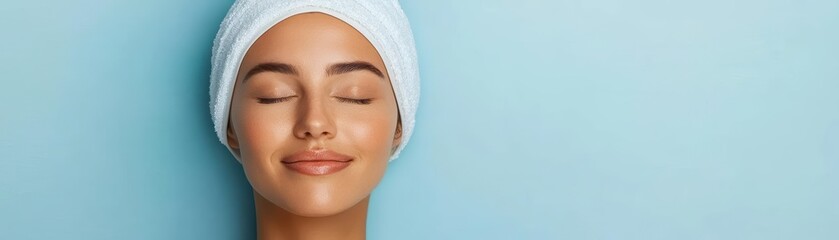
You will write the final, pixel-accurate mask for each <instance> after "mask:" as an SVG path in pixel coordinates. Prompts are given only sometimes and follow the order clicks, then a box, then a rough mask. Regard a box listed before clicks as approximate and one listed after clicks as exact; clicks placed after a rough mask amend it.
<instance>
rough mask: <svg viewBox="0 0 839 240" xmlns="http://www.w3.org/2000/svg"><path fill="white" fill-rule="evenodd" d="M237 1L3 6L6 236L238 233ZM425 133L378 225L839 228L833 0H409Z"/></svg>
mask: <svg viewBox="0 0 839 240" xmlns="http://www.w3.org/2000/svg"><path fill="white" fill-rule="evenodd" d="M231 3H232V1H231V0H226V1H187V0H146V1H121V2H119V3H116V2H111V1H92V0H74V1H7V2H4V3H3V4H2V7H0V29H3V33H2V37H0V74H2V79H0V81H2V82H0V239H244V238H253V237H254V214H253V203H252V200H253V199H252V196H251V189H250V186H249V184H248V183H247V181H246V179H245V177H244V175H243V173H242V170H241V168H240V165H239V164H238V163H236V161H235V160H234V159H233V158H232V157H231V156H230V154H229V153H228V152H227V151H226V149H225V148H224V146H222V145H221V144H220V143H218V141H217V139H216V137H215V135H214V134H213V129H212V125H211V122H210V115H209V110H208V105H207V104H208V101H209V100H208V85H209V83H208V77H209V63H210V62H209V58H210V48H211V46H212V39H213V37H214V36H215V33H216V31H217V30H218V25H219V23H220V22H221V19H222V18H223V17H224V14H225V13H226V12H227V9H228V7H229V6H230V5H231ZM402 4H403V7H404V8H405V11H406V13H407V15H408V17H409V18H410V20H411V24H412V26H413V29H414V34H415V36H416V40H417V47H418V50H419V54H420V66H421V76H422V81H423V82H422V94H423V96H422V101H421V103H420V109H419V113H418V116H417V117H418V119H417V124H418V125H417V127H416V132H415V135H414V136H413V138H412V139H411V143H410V144H409V145H408V146H407V148H406V149H405V151H404V152H403V154H402V156H401V158H399V159H398V160H396V161H394V162H393V163H392V165H391V166H390V168H389V169H388V172H387V174H386V177H385V179H384V180H383V181H382V183H381V185H379V187H378V188H377V189H376V191H375V192H374V196H373V198H372V203H371V209H370V216H369V223H368V237H369V238H370V239H839V227H837V226H839V44H838V43H839V2H837V1H807V0H796V1H793V0H786V1H771V0H769V1H757V0H741V1H722V0H710V1H678V2H677V1H663V0H638V1H619V0H577V1H573V0H564V1H536V0H530V1H512V0H510V1H478V0H469V1H467V0H457V1H443V0H438V1H430V0H423V1H418V0H417V1H404V0H403V1H402Z"/></svg>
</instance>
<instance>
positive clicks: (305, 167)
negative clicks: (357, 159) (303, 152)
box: [282, 160, 352, 176]
mask: <svg viewBox="0 0 839 240" xmlns="http://www.w3.org/2000/svg"><path fill="white" fill-rule="evenodd" d="M282 163H283V166H285V167H286V168H288V169H291V170H293V171H295V172H298V173H302V174H306V175H311V176H321V175H329V174H333V173H336V172H339V171H341V170H344V168H347V167H348V166H350V163H352V160H347V161H336V160H305V161H296V162H282Z"/></svg>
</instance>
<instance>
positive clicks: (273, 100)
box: [257, 96, 373, 105]
mask: <svg viewBox="0 0 839 240" xmlns="http://www.w3.org/2000/svg"><path fill="white" fill-rule="evenodd" d="M292 97H294V96H289V97H281V98H257V100H258V101H259V103H262V104H272V103H280V102H285V101H288V100H290V99H291V98H292ZM371 100H373V99H372V98H365V99H354V98H342V97H339V98H338V101H340V102H348V103H354V104H360V105H367V104H370V101H371Z"/></svg>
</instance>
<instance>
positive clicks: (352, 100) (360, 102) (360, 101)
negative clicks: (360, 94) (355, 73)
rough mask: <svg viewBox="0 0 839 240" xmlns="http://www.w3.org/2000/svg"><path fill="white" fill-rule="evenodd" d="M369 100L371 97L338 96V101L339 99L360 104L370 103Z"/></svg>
mask: <svg viewBox="0 0 839 240" xmlns="http://www.w3.org/2000/svg"><path fill="white" fill-rule="evenodd" d="M371 100H373V99H372V98H365V99H355V98H342V97H339V98H338V101H341V102H348V103H355V104H362V105H366V104H370V101H371Z"/></svg>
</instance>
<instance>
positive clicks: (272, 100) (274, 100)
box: [257, 96, 294, 104]
mask: <svg viewBox="0 0 839 240" xmlns="http://www.w3.org/2000/svg"><path fill="white" fill-rule="evenodd" d="M292 97H294V96H288V97H281V98H257V100H258V101H259V103H262V104H272V103H279V102H285V101H288V100H291V98H292Z"/></svg>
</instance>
